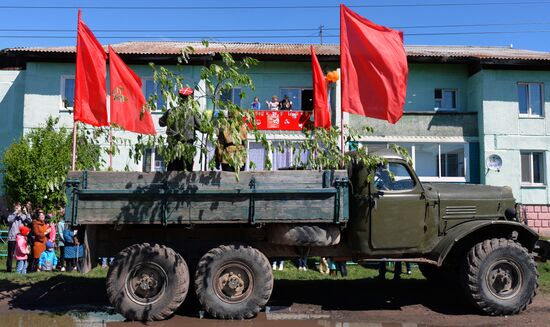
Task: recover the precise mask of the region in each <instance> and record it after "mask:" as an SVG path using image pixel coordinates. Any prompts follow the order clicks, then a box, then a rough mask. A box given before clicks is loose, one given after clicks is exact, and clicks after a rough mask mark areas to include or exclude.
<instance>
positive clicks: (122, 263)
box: [66, 152, 538, 320]
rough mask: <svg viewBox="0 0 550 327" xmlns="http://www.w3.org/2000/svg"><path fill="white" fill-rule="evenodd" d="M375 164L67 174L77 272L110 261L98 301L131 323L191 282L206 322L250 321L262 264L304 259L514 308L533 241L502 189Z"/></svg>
mask: <svg viewBox="0 0 550 327" xmlns="http://www.w3.org/2000/svg"><path fill="white" fill-rule="evenodd" d="M377 154H378V155H380V156H382V157H384V158H385V160H386V161H387V164H386V165H382V166H380V167H378V168H377V169H376V170H375V171H370V170H368V169H366V168H365V167H363V166H362V165H360V164H354V165H350V167H349V168H348V169H347V170H336V171H307V170H289V171H277V172H240V173H239V174H238V179H237V178H236V175H235V174H234V173H227V172H188V173H186V172H168V173H160V172H157V173H136V172H71V173H70V174H69V176H68V181H67V188H66V192H67V199H68V203H67V208H66V220H67V221H70V222H71V223H72V224H73V225H74V226H79V228H80V229H81V230H82V231H83V234H84V235H85V236H84V239H85V240H84V241H85V245H86V248H87V252H86V265H85V266H86V269H89V268H91V267H93V266H94V265H95V261H96V258H97V257H100V256H112V255H113V254H114V253H117V252H119V251H120V252H119V254H118V255H117V257H116V259H115V261H114V263H113V265H112V266H111V268H110V271H109V277H108V281H107V293H108V296H109V298H110V300H111V302H112V303H113V305H114V306H115V307H116V308H117V310H119V311H120V312H121V313H122V314H123V315H125V316H126V317H127V318H128V319H131V320H159V319H164V318H166V317H168V316H169V315H171V314H172V313H173V312H174V311H175V309H177V307H179V306H180V305H181V304H182V302H183V300H184V299H185V297H186V295H187V290H188V286H189V281H190V280H194V282H195V290H196V296H197V298H198V300H199V302H200V303H201V304H202V305H203V306H204V307H205V309H206V310H207V311H208V313H209V314H210V315H212V316H213V317H217V318H231V319H235V318H248V317H251V316H253V315H254V314H255V313H257V312H258V311H259V310H260V309H261V307H262V306H263V305H265V303H266V302H267V300H268V299H269V295H270V294H271V289H272V286H273V276H272V272H271V267H270V264H269V260H268V259H267V258H268V257H270V258H274V257H277V258H292V257H299V256H303V255H305V254H309V255H310V256H323V257H329V256H330V257H335V258H344V259H347V260H356V261H358V262H361V261H368V260H400V261H411V262H417V263H418V264H419V266H420V268H421V270H422V272H423V273H424V275H425V276H426V277H427V278H428V279H434V280H435V279H441V278H440V277H445V278H447V280H455V282H456V283H461V284H462V286H463V287H464V288H465V290H466V291H467V292H466V293H467V294H469V295H468V296H469V298H470V299H471V300H472V303H473V304H474V307H476V308H478V309H480V310H482V311H483V312H485V313H488V314H495V315H501V314H514V313H518V312H520V311H522V310H524V309H525V308H526V306H527V305H528V304H529V303H530V301H531V300H532V298H533V296H534V295H535V292H536V287H537V286H538V283H537V273H536V268H533V267H534V261H533V250H535V249H536V246H535V245H536V243H537V240H538V235H537V234H536V233H535V232H534V231H533V230H531V229H530V228H528V227H527V226H525V225H524V224H521V223H519V219H518V214H517V210H516V203H515V200H514V198H513V195H512V192H511V189H510V188H509V187H492V186H483V185H459V184H431V183H421V182H420V180H419V179H418V177H417V176H416V174H415V173H414V171H413V169H412V168H411V167H410V166H409V165H408V164H407V161H406V160H404V159H403V158H401V157H399V156H397V155H395V154H393V153H392V152H381V153H377ZM192 276H194V277H192ZM465 276H469V277H468V278H465ZM166 308H172V309H170V310H168V309H166Z"/></svg>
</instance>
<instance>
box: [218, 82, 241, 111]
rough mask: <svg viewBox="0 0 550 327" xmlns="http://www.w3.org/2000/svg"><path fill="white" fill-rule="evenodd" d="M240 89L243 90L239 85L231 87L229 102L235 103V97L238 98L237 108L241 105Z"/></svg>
mask: <svg viewBox="0 0 550 327" xmlns="http://www.w3.org/2000/svg"><path fill="white" fill-rule="evenodd" d="M237 90H238V92H237ZM242 91H243V89H242V88H241V87H233V88H231V102H232V103H233V104H236V103H235V99H238V100H239V108H242V107H243V99H242V98H241V93H242ZM220 97H221V94H220Z"/></svg>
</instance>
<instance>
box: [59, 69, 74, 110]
mask: <svg viewBox="0 0 550 327" xmlns="http://www.w3.org/2000/svg"><path fill="white" fill-rule="evenodd" d="M61 107H62V108H63V109H67V110H69V109H72V108H73V107H74V76H62V77H61Z"/></svg>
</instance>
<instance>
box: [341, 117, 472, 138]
mask: <svg viewBox="0 0 550 327" xmlns="http://www.w3.org/2000/svg"><path fill="white" fill-rule="evenodd" d="M349 124H350V125H351V126H353V127H355V128H361V127H363V126H365V125H368V126H371V127H373V128H374V133H373V136H435V137H448V136H458V137H478V136H479V132H478V122H477V112H459V111H455V112H450V111H445V112H442V111H439V112H435V111H419V112H410V111H409V112H404V113H403V117H401V119H400V120H399V121H398V122H397V123H396V124H395V125H392V124H390V123H388V122H386V121H383V120H379V119H373V118H367V117H362V116H357V115H350V122H349Z"/></svg>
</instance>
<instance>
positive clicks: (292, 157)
mask: <svg viewBox="0 0 550 327" xmlns="http://www.w3.org/2000/svg"><path fill="white" fill-rule="evenodd" d="M285 141H287V142H292V143H300V142H304V139H272V140H268V141H267V142H268V143H269V147H270V148H271V151H269V152H268V154H267V155H268V158H269V161H271V168H270V170H269V171H277V169H276V167H275V166H276V163H275V151H276V149H275V148H274V147H273V143H279V142H281V143H284V142H285ZM251 142H254V143H260V142H256V140H255V139H249V140H248V142H247V143H246V154H247V157H246V166H245V170H250V157H248V154H249V153H250V143H251ZM295 155H296V153H294V152H292V151H290V163H292V164H293V163H294V156H295Z"/></svg>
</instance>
